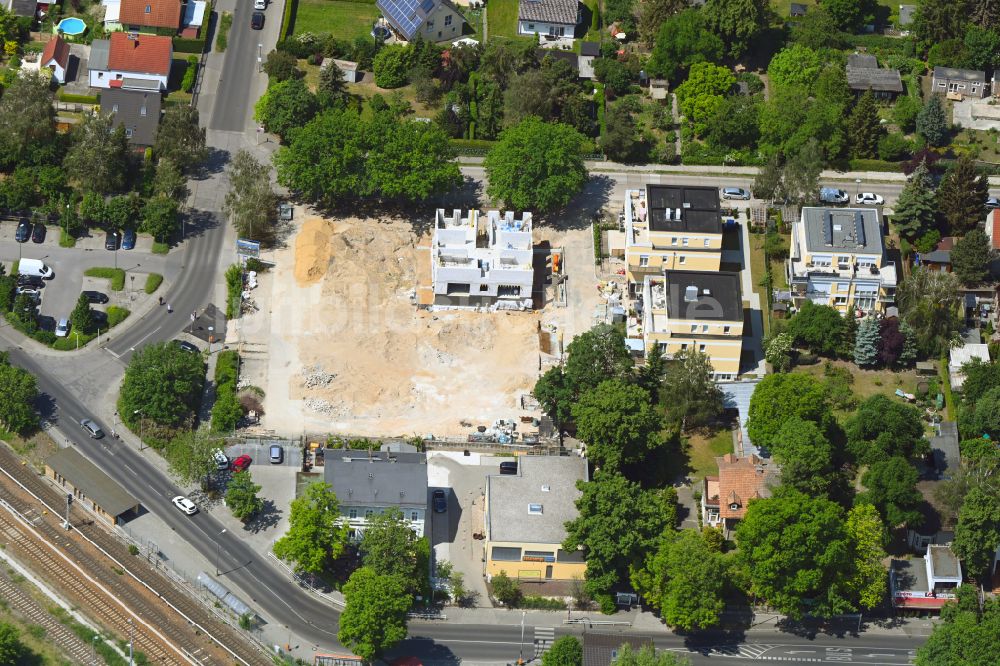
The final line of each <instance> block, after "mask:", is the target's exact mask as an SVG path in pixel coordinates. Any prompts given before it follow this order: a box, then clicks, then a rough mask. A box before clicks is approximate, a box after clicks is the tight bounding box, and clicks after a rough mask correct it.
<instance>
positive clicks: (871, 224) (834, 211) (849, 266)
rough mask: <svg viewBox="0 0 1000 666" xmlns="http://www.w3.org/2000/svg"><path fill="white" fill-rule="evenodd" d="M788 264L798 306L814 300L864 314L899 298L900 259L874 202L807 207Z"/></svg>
mask: <svg viewBox="0 0 1000 666" xmlns="http://www.w3.org/2000/svg"><path fill="white" fill-rule="evenodd" d="M786 267H787V277H788V283H789V284H790V285H791V291H792V300H793V302H794V303H795V305H797V306H799V305H801V304H802V303H803V302H805V301H812V302H814V303H817V304H820V305H829V306H832V307H834V308H836V309H837V310H839V311H840V312H842V313H845V314H846V313H849V312H850V313H852V314H854V315H855V316H858V315H859V314H865V313H869V312H881V311H883V310H884V309H885V304H886V303H892V302H893V300H894V299H895V294H896V281H897V276H896V265H895V263H894V262H891V261H889V260H888V259H887V257H886V253H885V244H884V242H883V238H882V223H881V220H880V218H879V212H878V210H877V209H874V208H803V209H802V214H801V217H800V218H799V220H798V221H796V222H795V223H794V224H793V225H792V244H791V251H790V256H789V259H788V261H787V263H786Z"/></svg>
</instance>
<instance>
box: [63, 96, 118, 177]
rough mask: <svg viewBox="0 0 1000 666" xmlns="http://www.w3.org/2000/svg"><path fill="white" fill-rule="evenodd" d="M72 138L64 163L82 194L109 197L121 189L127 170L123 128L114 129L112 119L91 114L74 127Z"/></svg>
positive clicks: (69, 175) (67, 172)
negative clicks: (91, 192)
mask: <svg viewBox="0 0 1000 666" xmlns="http://www.w3.org/2000/svg"><path fill="white" fill-rule="evenodd" d="M72 136H73V143H72V145H71V146H70V149H69V152H67V153H66V159H65V160H64V161H63V167H64V168H65V169H66V175H67V176H68V177H69V178H70V180H72V181H73V182H75V183H77V184H78V185H79V187H80V189H81V190H84V191H93V192H98V193H100V194H110V193H112V192H117V191H119V190H121V189H122V188H123V187H124V186H125V179H126V174H127V172H128V169H129V147H128V139H126V138H125V127H124V126H123V125H119V126H117V127H115V124H114V120H113V119H112V117H111V116H107V115H101V114H91V115H87V116H85V117H84V119H83V122H82V123H80V124H79V125H77V126H76V128H75V129H74V130H73V135H72Z"/></svg>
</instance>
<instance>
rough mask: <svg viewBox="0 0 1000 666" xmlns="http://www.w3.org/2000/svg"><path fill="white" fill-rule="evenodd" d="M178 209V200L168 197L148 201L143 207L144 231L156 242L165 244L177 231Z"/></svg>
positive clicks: (153, 198)
mask: <svg viewBox="0 0 1000 666" xmlns="http://www.w3.org/2000/svg"><path fill="white" fill-rule="evenodd" d="M177 207H178V204H177V200H176V199H172V198H170V197H168V196H166V195H162V194H160V195H157V196H155V197H152V198H151V199H147V200H146V203H145V205H143V207H142V230H143V231H145V232H146V233H148V234H149V235H151V236H152V237H153V239H154V240H156V241H159V242H161V243H162V242H165V241H166V240H167V239H168V238H170V236H171V235H172V234H173V233H174V232H175V231H177V213H178V210H177Z"/></svg>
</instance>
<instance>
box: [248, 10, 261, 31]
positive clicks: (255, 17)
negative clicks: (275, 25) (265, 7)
mask: <svg viewBox="0 0 1000 666" xmlns="http://www.w3.org/2000/svg"><path fill="white" fill-rule="evenodd" d="M250 27H251V28H253V29H254V30H263V29H264V14H263V13H261V12H254V13H253V14H252V15H251V16H250Z"/></svg>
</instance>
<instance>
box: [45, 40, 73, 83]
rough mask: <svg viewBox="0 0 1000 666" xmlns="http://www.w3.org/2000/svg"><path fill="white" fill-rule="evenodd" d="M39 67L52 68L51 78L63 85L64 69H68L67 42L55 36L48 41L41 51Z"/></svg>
mask: <svg viewBox="0 0 1000 666" xmlns="http://www.w3.org/2000/svg"><path fill="white" fill-rule="evenodd" d="M39 66H40V67H48V68H50V69H51V70H52V80H53V81H55V82H56V83H58V84H59V85H63V84H65V83H66V70H67V69H69V42H67V41H66V40H64V39H63V38H62V37H59V36H56V37H53V38H52V39H50V40H49V41H48V43H47V44H46V45H45V50H44V51H42V60H41V62H39Z"/></svg>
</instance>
